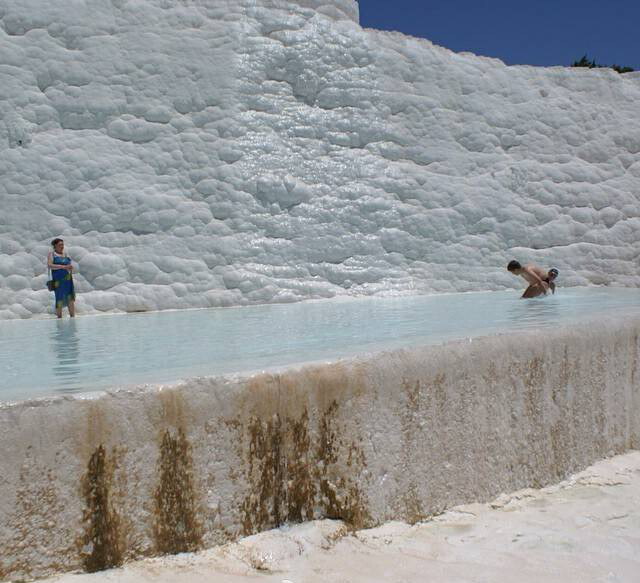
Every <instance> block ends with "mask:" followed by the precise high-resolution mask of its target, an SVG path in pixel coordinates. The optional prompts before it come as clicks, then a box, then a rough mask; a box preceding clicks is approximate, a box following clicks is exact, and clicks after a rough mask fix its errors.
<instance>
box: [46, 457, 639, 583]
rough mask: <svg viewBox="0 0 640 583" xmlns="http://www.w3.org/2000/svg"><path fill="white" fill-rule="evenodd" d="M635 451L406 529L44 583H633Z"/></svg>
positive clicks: (323, 526)
mask: <svg viewBox="0 0 640 583" xmlns="http://www.w3.org/2000/svg"><path fill="white" fill-rule="evenodd" d="M638 508H640V452H638V451H635V452H632V453H628V454H624V455H620V456H615V457H614V458H611V459H607V460H604V461H601V462H598V463H597V464H594V465H593V466H591V467H589V468H587V469H586V470H584V471H582V472H580V473H578V474H575V475H573V476H571V477H570V478H568V479H567V480H565V481H563V482H561V483H559V484H557V485H554V486H549V487H546V488H542V489H539V490H538V489H532V488H527V489H525V490H520V491H518V492H513V493H509V494H503V495H501V496H500V497H499V498H498V499H496V500H493V501H492V502H490V503H488V504H465V505H462V506H457V507H455V508H453V509H451V510H450V511H447V512H445V513H444V514H441V515H439V516H437V517H434V518H433V519H430V520H427V521H423V522H419V523H417V524H414V525H409V524H407V523H403V522H389V523H386V524H384V525H382V526H381V527H377V528H373V529H368V530H360V531H352V530H350V529H349V528H348V527H347V526H346V525H345V524H344V523H342V522H340V521H330V520H322V521H315V522H313V523H307V524H304V525H294V526H290V527H281V528H279V529H277V530H271V531H268V532H265V533H261V534H257V535H253V536H250V537H246V538H244V539H242V540H240V541H238V542H237V543H229V544H226V545H223V546H221V547H217V548H215V549H211V550H208V551H202V552H200V553H197V554H192V553H187V554H183V555H179V556H175V557H163V558H158V559H146V560H143V561H139V562H136V563H131V564H129V565H126V566H125V567H124V568H121V569H117V570H109V571H104V572H102V573H94V574H87V575H79V574H74V575H63V576H60V577H55V578H51V579H47V581H46V583H105V582H108V581H110V582H117V583H147V582H149V583H151V582H153V583H210V582H211V581H215V582H216V583H253V582H255V581H256V580H258V578H259V580H260V581H264V582H265V583H326V581H336V582H341V583H342V582H345V583H346V582H348V583H387V582H389V581H394V582H396V581H402V582H403V583H423V582H424V581H425V578H426V580H428V581H429V582H430V583H469V581H518V583H540V581H544V582H545V583H566V582H567V581H580V582H581V583H603V581H606V582H615V583H637V581H638V572H640V559H639V557H638V552H637V549H638V546H639V545H640V512H639V510H638Z"/></svg>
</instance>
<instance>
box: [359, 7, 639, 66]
mask: <svg viewBox="0 0 640 583" xmlns="http://www.w3.org/2000/svg"><path fill="white" fill-rule="evenodd" d="M359 3H360V24H361V25H362V26H363V27H366V28H377V29H383V30H397V31H399V32H403V33H404V34H408V35H411V36H418V37H424V38H427V39H429V40H430V41H432V42H433V43H435V44H438V45H441V46H444V47H447V48H449V49H451V50H453V51H456V52H460V51H470V52H472V53H476V54H478V55H483V56H488V57H497V58H499V59H501V60H502V61H504V62H505V63H507V64H509V65H538V66H552V65H570V64H571V63H572V62H573V61H576V60H578V59H580V58H581V57H582V56H583V55H584V54H585V53H586V54H587V55H588V57H589V58H590V59H595V60H596V62H597V63H598V64H605V65H611V64H617V65H621V66H627V67H632V68H633V69H635V70H636V71H638V70H640V0H610V1H609V2H606V3H605V2H602V0H600V1H598V2H596V1H593V0H582V1H581V2H578V1H576V0H553V1H551V0H527V1H523V0H511V1H506V0H490V1H489V0H359Z"/></svg>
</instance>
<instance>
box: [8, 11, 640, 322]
mask: <svg viewBox="0 0 640 583" xmlns="http://www.w3.org/2000/svg"><path fill="white" fill-rule="evenodd" d="M357 19H358V7H357V3H356V2H354V1H352V0H326V1H321V0H318V1H316V0H305V1H298V2H292V1H286V0H197V1H193V2H191V1H189V2H168V1H166V0H140V1H136V2H133V1H129V0H111V1H105V0H86V1H83V2H74V3H73V9H69V3H68V2H66V3H60V2H50V1H49V0H29V1H25V0H5V1H4V2H3V3H2V7H0V49H1V50H2V54H3V65H2V68H0V117H1V118H2V119H1V120H0V176H1V177H2V178H1V179H0V208H2V209H3V211H2V214H1V215H0V318H16V317H30V316H33V315H37V314H44V313H47V310H48V309H49V308H50V302H51V294H49V293H48V292H47V290H46V289H45V280H46V273H45V267H44V266H45V257H46V253H47V251H48V250H49V246H48V243H49V241H50V240H51V239H53V238H54V237H57V236H62V237H63V238H65V239H66V241H67V246H68V250H69V253H70V254H71V256H72V258H73V259H74V260H75V262H76V265H77V267H78V271H77V274H76V277H75V279H76V284H77V289H78V291H79V292H80V294H79V309H80V311H81V312H88V311H109V310H121V311H144V310H155V309H166V308H187V307H211V306H227V305H240V304H249V303H254V304H255V303H265V302H289V301H296V300H301V299H306V298H324V297H334V296H336V295H370V294H377V293H389V292H412V293H415V292H452V291H468V290H485V289H505V288H512V287H515V286H517V285H518V283H517V281H516V280H515V278H513V277H512V276H511V275H509V274H508V273H507V272H506V270H505V269H504V267H505V265H506V263H507V261H508V260H509V259H511V258H512V257H517V258H518V259H520V260H522V261H536V262H539V263H541V264H543V265H547V266H555V267H558V268H559V269H560V271H561V274H562V277H563V284H564V285H587V284H590V283H596V284H617V285H626V286H637V285H638V284H639V283H640V263H639V262H638V256H639V255H640V239H639V238H638V236H637V234H638V232H639V230H640V219H639V216H640V212H639V208H640V201H639V198H638V197H639V195H638V193H639V192H640V115H638V103H640V74H636V73H631V74H626V75H618V74H617V73H615V72H613V71H611V70H584V69H571V68H567V67H554V68H536V67H507V66H505V65H504V64H503V63H501V62H500V61H498V60H496V59H488V58H483V57H477V56H474V55H469V54H456V53H453V52H451V51H448V50H447V49H444V48H442V47H437V46H434V45H432V44H431V43H430V42H428V41H426V40H422V39H415V38H411V37H406V36H403V35H400V34H395V33H386V32H380V31H374V30H363V29H362V28H361V27H360V26H359V25H358V24H357Z"/></svg>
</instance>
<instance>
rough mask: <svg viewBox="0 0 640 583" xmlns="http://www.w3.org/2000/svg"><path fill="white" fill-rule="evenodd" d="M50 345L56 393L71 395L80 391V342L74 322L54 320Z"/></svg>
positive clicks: (70, 320) (71, 320)
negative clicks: (53, 359) (54, 356)
mask: <svg viewBox="0 0 640 583" xmlns="http://www.w3.org/2000/svg"><path fill="white" fill-rule="evenodd" d="M51 343H52V344H53V351H54V354H55V355H56V362H55V364H54V365H53V374H54V378H55V383H56V392H59V393H73V392H76V391H78V390H79V389H80V386H78V377H79V375H80V341H79V339H78V334H77V330H76V320H74V319H69V320H56V322H55V327H54V328H53V331H52V333H51Z"/></svg>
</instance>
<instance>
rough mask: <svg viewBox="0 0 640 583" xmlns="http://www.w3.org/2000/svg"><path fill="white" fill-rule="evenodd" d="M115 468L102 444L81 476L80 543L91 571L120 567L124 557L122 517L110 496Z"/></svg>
mask: <svg viewBox="0 0 640 583" xmlns="http://www.w3.org/2000/svg"><path fill="white" fill-rule="evenodd" d="M114 470H115V467H114V463H113V460H111V459H109V457H108V456H107V453H106V450H105V447H104V446H103V445H100V446H98V448H97V449H96V450H95V451H94V453H93V455H92V456H91V459H90V460H89V464H88V466H87V472H86V474H85V476H84V478H83V480H82V493H83V496H84V500H85V510H84V514H83V522H84V524H85V530H84V534H83V536H82V537H81V540H80V541H79V545H80V547H81V557H82V562H83V565H84V568H85V569H86V570H87V571H88V572H90V573H93V572H95V571H101V570H104V569H109V568H112V567H117V566H119V565H121V564H122V560H123V548H122V547H123V545H122V541H121V534H120V518H119V516H118V514H117V512H116V511H115V509H114V508H113V503H112V500H111V490H112V487H113V475H114Z"/></svg>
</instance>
